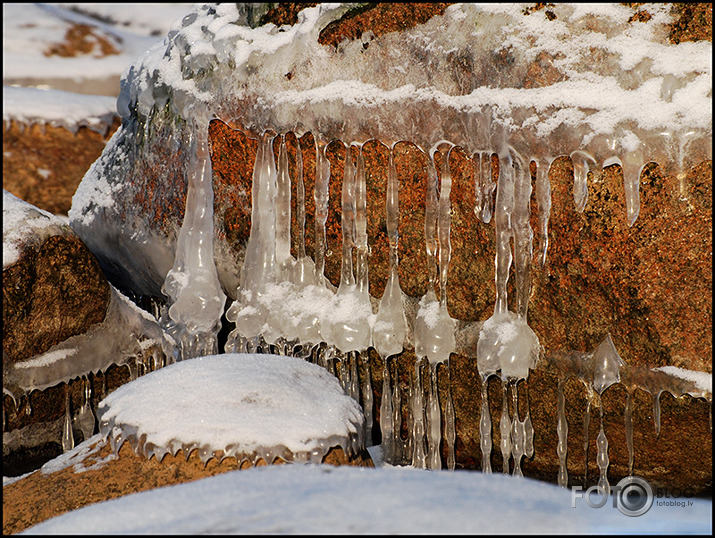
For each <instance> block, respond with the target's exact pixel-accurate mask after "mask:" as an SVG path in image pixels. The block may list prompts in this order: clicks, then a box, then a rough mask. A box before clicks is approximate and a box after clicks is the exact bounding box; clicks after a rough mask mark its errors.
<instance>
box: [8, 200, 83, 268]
mask: <svg viewBox="0 0 715 538" xmlns="http://www.w3.org/2000/svg"><path fill="white" fill-rule="evenodd" d="M2 216H3V219H2V266H3V270H4V269H5V268H6V267H9V266H10V265H12V264H13V263H15V262H16V261H17V260H19V259H20V255H21V254H22V251H23V249H24V248H26V247H28V246H31V245H35V244H39V243H41V242H42V240H43V239H46V238H47V237H50V236H51V235H55V234H57V233H68V234H71V233H72V231H71V229H70V228H69V226H68V225H67V224H65V223H64V222H63V221H62V220H61V219H59V218H57V217H55V216H54V215H53V214H52V213H48V212H47V211H45V210H43V209H39V208H37V207H35V206H33V205H32V204H28V203H27V202H25V201H23V200H21V199H20V198H18V197H17V196H15V195H14V194H11V193H9V192H8V191H6V190H5V189H3V191H2Z"/></svg>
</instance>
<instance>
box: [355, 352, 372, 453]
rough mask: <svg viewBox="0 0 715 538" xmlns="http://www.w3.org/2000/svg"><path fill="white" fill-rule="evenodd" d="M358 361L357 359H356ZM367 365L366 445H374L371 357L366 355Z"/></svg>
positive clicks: (363, 399)
mask: <svg viewBox="0 0 715 538" xmlns="http://www.w3.org/2000/svg"><path fill="white" fill-rule="evenodd" d="M356 362H357V361H356ZM363 365H364V366H365V384H364V385H363V390H362V402H363V404H362V407H363V410H364V412H365V446H366V447H368V446H372V420H373V419H372V400H373V394H372V374H371V372H370V357H369V355H367V354H366V355H365V357H364V360H363Z"/></svg>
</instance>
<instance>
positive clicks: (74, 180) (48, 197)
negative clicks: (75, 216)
mask: <svg viewBox="0 0 715 538" xmlns="http://www.w3.org/2000/svg"><path fill="white" fill-rule="evenodd" d="M118 127H119V122H118V121H116V122H115V123H114V124H113V125H112V126H111V127H110V128H109V130H108V131H107V132H106V133H104V134H100V133H97V132H95V131H92V130H91V129H89V128H87V127H80V128H79V129H78V130H77V132H76V133H73V132H71V131H69V130H67V129H65V128H63V127H54V126H52V125H40V124H34V125H31V126H23V127H21V124H18V123H16V122H10V126H9V127H5V128H3V137H2V140H3V161H2V163H3V182H2V186H3V189H6V190H8V191H9V192H11V193H13V194H14V195H15V196H17V197H19V198H21V199H23V200H27V202H28V203H31V204H33V205H35V206H37V207H39V208H41V209H45V210H47V211H49V212H51V213H60V214H63V215H66V214H67V212H68V211H69V209H70V206H71V205H72V195H73V194H74V193H75V191H76V190H77V185H79V182H80V181H81V179H82V176H84V174H85V173H86V172H87V170H88V169H89V167H90V165H91V164H92V163H93V162H94V161H96V160H97V158H98V157H99V156H100V155H101V153H102V150H103V149H104V146H105V144H106V143H107V140H109V138H110V137H111V135H112V134H114V132H115V131H116V130H117V128H118Z"/></svg>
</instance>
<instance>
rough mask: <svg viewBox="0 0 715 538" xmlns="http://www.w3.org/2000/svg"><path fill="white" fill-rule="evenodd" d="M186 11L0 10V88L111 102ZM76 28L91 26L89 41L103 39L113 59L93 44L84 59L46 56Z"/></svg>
mask: <svg viewBox="0 0 715 538" xmlns="http://www.w3.org/2000/svg"><path fill="white" fill-rule="evenodd" d="M189 6H191V4H162V5H157V4H153V5H152V4H150V5H148V6H147V5H141V7H140V5H138V4H135V5H126V4H122V5H106V4H102V5H100V4H82V5H74V4H64V5H63V4H3V85H10V84H19V85H22V86H37V87H43V88H56V89H71V90H72V91H77V92H80V93H90V94H92V93H102V94H104V95H114V96H116V95H117V93H118V91H119V84H118V83H119V77H120V76H121V75H122V73H123V72H124V70H125V69H126V67H127V66H128V65H130V64H131V63H132V62H133V61H134V60H135V59H136V58H137V56H139V55H140V54H141V53H143V52H144V51H145V50H147V49H148V48H149V47H150V46H151V45H152V44H154V43H155V42H156V41H158V40H160V39H161V38H160V37H157V35H158V36H163V35H164V34H166V32H167V31H168V30H169V28H170V26H171V24H172V23H173V22H174V20H175V19H176V18H177V17H180V16H181V15H182V14H183V13H185V12H186V11H188V9H189ZM72 8H75V9H72ZM77 9H79V10H81V11H83V12H84V14H83V13H79V12H78V11H77ZM88 15H92V16H88ZM96 16H99V17H101V18H102V20H105V21H106V22H101V21H100V20H99V19H98V18H95V17H96ZM131 21H144V22H143V23H140V22H135V23H132V22H131ZM127 22H128V23H129V24H126V23H127ZM76 24H86V25H89V26H91V27H92V29H93V33H94V35H96V36H99V37H101V38H103V39H106V40H107V41H108V42H109V43H111V44H112V46H113V47H114V48H115V49H116V50H117V52H118V53H115V54H109V55H105V56H103V55H102V54H101V51H100V49H99V47H98V46H97V45H96V44H95V46H94V48H93V49H92V51H91V52H90V53H88V54H79V55H77V56H74V57H62V56H58V55H56V54H50V55H48V54H46V53H47V52H48V51H49V50H50V49H51V47H52V46H53V45H57V44H60V43H63V42H64V41H65V35H66V32H67V31H68V30H69V29H70V28H71V27H72V26H73V25H76ZM151 34H154V35H153V36H152V35H151ZM92 39H93V40H94V41H95V42H96V39H95V38H88V39H87V40H92Z"/></svg>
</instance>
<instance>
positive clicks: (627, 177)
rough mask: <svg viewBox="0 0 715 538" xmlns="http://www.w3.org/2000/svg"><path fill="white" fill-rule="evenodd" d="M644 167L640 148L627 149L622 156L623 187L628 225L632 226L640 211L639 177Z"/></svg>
mask: <svg viewBox="0 0 715 538" xmlns="http://www.w3.org/2000/svg"><path fill="white" fill-rule="evenodd" d="M644 167H645V159H644V158H643V153H642V151H641V149H640V148H637V149H635V150H633V151H628V152H627V153H626V154H625V156H624V157H623V164H622V169H623V189H624V191H625V194H626V218H627V220H628V226H633V223H635V221H636V219H637V218H638V213H640V207H641V206H640V193H639V189H640V177H641V173H642V172H643V168H644Z"/></svg>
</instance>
